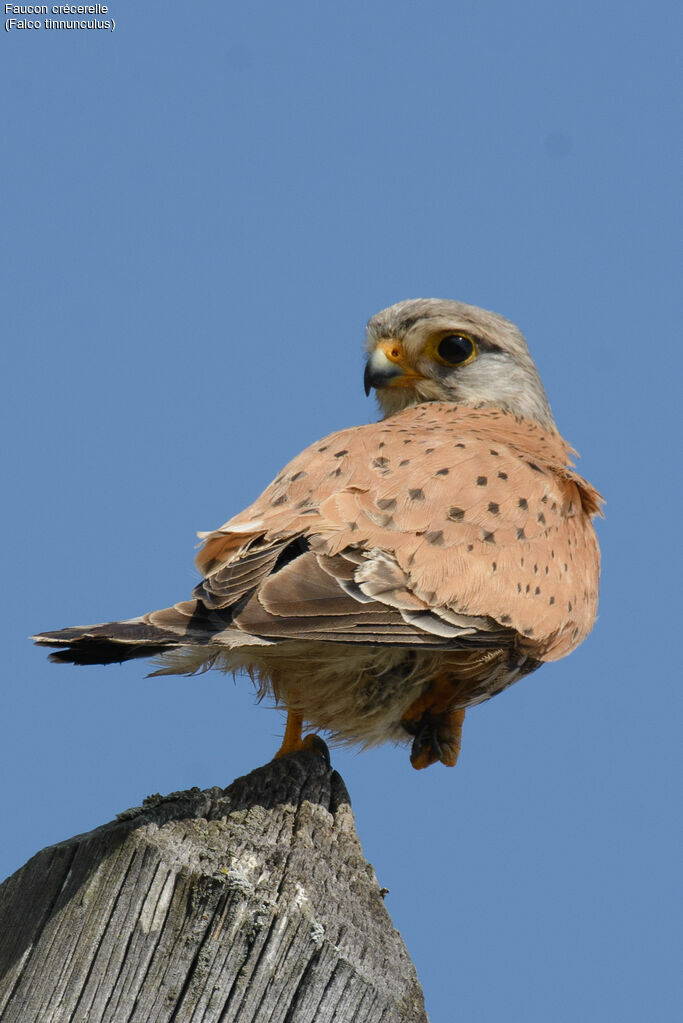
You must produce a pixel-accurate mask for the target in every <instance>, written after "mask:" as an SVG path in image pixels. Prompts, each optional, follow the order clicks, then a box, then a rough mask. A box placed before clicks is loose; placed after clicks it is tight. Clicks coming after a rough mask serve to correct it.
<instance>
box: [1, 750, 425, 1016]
mask: <svg viewBox="0 0 683 1023" xmlns="http://www.w3.org/2000/svg"><path fill="white" fill-rule="evenodd" d="M390 1020H391V1023H427V1016H426V1014H425V1011H424V1004H423V996H422V990H421V988H420V985H419V982H418V979H417V976H416V973H415V969H414V967H413V965H412V963H411V961H410V959H409V957H408V953H407V952H406V949H405V946H404V944H403V942H402V940H401V937H400V935H399V933H398V932H397V931H396V930H395V929H394V927H393V925H392V923H391V920H390V918H389V915H388V913H387V911H386V909H385V906H384V903H383V900H382V895H381V892H380V889H379V886H378V884H377V880H376V878H375V874H374V870H373V869H372V867H371V866H370V864H368V863H367V862H366V861H365V859H364V857H363V854H362V850H361V847H360V843H359V840H358V836H357V834H356V831H355V825H354V820H353V814H352V812H351V808H350V805H349V799H348V794H347V792H346V789H345V787H344V783H343V781H342V780H341V778H340V776H339V775H338V774H337V773H336V772H335V771H331V770H330V769H329V767H328V766H327V764H326V763H325V761H324V759H323V758H322V757H320V756H318V755H317V754H315V753H297V754H294V755H292V756H288V757H283V758H282V759H280V760H275V761H272V762H271V763H270V764H267V765H266V766H264V767H262V768H259V769H257V770H256V771H253V772H252V773H251V774H249V775H247V776H246V777H244V778H238V779H237V780H236V781H235V782H233V784H232V785H230V786H229V787H228V788H227V789H220V788H213V789H208V790H205V791H200V790H199V789H191V790H189V791H187V792H177V793H172V794H171V795H170V796H166V797H161V796H153V797H150V798H148V799H147V800H145V802H144V804H143V806H142V807H137V808H134V809H133V810H129V811H126V812H124V813H123V814H120V815H119V817H118V818H117V820H115V821H113V822H111V823H109V824H105V825H103V826H102V827H99V828H96V829H95V830H94V831H91V832H89V833H88V834H85V835H78V836H76V837H75V838H72V839H69V840H68V841H66V842H62V843H60V844H59V845H55V846H51V847H50V848H47V849H44V850H43V851H42V852H40V853H38V854H37V855H36V856H34V857H33V859H31V860H30V861H29V862H28V863H27V864H26V865H25V866H24V867H22V868H21V869H20V870H18V871H17V872H16V873H15V874H13V875H12V877H10V878H8V879H7V880H6V881H5V882H4V884H2V885H1V886H0V1021H2V1023H86V1021H87V1023H233V1021H239V1023H251V1021H254V1023H256V1021H258V1023H308V1021H311V1023H313V1021H316V1023H328V1021H330V1023H331V1021H335V1023H346V1021H349V1023H350V1021H354V1023H356V1021H357V1023H389V1021H390Z"/></svg>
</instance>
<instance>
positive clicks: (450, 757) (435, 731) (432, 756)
mask: <svg viewBox="0 0 683 1023" xmlns="http://www.w3.org/2000/svg"><path fill="white" fill-rule="evenodd" d="M464 720H465V711H464V710H453V711H441V712H440V713H436V714H435V713H434V712H433V711H428V710H427V711H424V712H423V714H422V716H421V717H420V718H419V720H417V721H407V720H405V719H404V721H403V726H404V728H406V730H407V731H409V732H410V733H411V735H414V736H415V738H414V739H413V748H412V750H411V752H410V762H411V764H412V765H413V767H414V768H415V770H416V771H421V770H422V769H423V768H425V767H429V766H430V765H431V764H436V763H437V762H438V761H441V763H442V764H445V765H446V767H455V765H456V763H457V761H458V755H459V753H460V745H461V740H462V724H463V721H464Z"/></svg>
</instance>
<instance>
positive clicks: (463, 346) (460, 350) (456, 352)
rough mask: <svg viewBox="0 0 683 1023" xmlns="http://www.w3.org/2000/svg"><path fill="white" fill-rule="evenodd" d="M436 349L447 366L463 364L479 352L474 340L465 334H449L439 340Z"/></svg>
mask: <svg viewBox="0 0 683 1023" xmlns="http://www.w3.org/2000/svg"><path fill="white" fill-rule="evenodd" d="M436 351H437V354H438V356H439V359H440V361H441V362H443V363H445V364H446V366H462V365H463V364H464V363H465V362H470V360H471V359H473V358H474V356H475V355H476V354H477V349H476V347H475V344H474V341H473V340H472V338H471V337H467V336H466V335H465V334H448V335H447V336H446V337H444V338H442V339H441V341H439V344H438V345H437V348H436Z"/></svg>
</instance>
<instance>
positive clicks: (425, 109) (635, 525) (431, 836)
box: [0, 0, 683, 1023]
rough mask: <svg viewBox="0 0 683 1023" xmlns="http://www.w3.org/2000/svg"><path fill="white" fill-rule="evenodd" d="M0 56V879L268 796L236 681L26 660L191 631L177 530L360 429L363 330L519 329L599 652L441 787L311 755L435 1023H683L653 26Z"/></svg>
mask: <svg viewBox="0 0 683 1023" xmlns="http://www.w3.org/2000/svg"><path fill="white" fill-rule="evenodd" d="M110 9H111V13H112V14H113V15H114V17H115V18H116V22H117V27H116V31H115V32H114V33H113V34H108V33H106V32H102V33H96V32H81V33H74V32H70V33H67V32H62V33H61V34H57V33H50V32H46V31H44V30H41V31H26V32H18V31H14V32H11V33H4V32H3V37H2V41H1V43H0V46H1V53H0V61H1V65H2V66H1V71H0V74H1V80H2V107H1V114H0V116H1V118H2V138H3V157H2V178H1V181H2V228H1V231H2V243H1V244H2V273H1V287H2V311H3V321H4V331H3V333H4V353H3V368H4V372H3V381H2V388H3V392H4V396H3V399H2V409H1V413H2V417H3V426H2V430H3V434H2V435H3V441H4V443H3V447H4V449H5V450H4V454H5V458H6V467H5V469H4V472H3V476H4V479H5V480H6V481H7V483H8V484H9V485H8V489H7V490H6V491H5V497H4V500H3V502H2V505H1V513H2V516H3V536H4V561H5V564H6V568H5V585H4V588H3V589H4V593H3V597H4V602H5V608H4V611H3V616H2V623H3V633H4V635H3V643H4V646H3V656H4V679H3V684H4V698H3V707H4V712H3V715H2V725H1V728H2V741H1V750H0V756H1V759H2V784H3V821H4V834H3V837H2V842H1V846H0V861H1V862H0V866H1V868H2V871H1V872H2V874H3V875H4V874H6V873H10V872H11V871H13V870H14V869H16V868H17V867H18V866H20V865H21V864H22V863H23V862H24V861H25V860H26V859H27V858H28V857H29V856H30V855H32V854H33V853H34V852H35V851H37V850H38V849H40V848H41V847H42V846H44V845H46V844H48V843H52V842H56V841H58V840H61V839H63V838H66V837H68V836H70V835H72V834H74V833H76V832H81V831H86V830H88V829H90V828H91V827H93V826H95V825H97V824H100V823H102V822H104V821H106V820H109V819H110V818H112V817H113V815H114V814H115V813H116V812H117V811H119V810H122V809H124V808H125V807H127V806H130V805H132V804H135V803H138V802H139V801H140V800H141V799H142V798H143V797H144V796H145V795H147V794H148V793H150V792H156V791H160V792H168V791H171V790H173V789H182V788H186V787H189V786H192V785H199V786H210V785H215V784H218V785H225V784H228V783H229V782H230V781H232V779H233V778H234V777H236V776H237V775H240V774H243V773H245V772H247V771H248V770H249V769H251V768H252V767H254V766H256V765H258V764H261V763H263V762H265V761H266V760H268V759H269V758H270V756H271V755H272V752H273V751H274V749H275V748H276V746H277V744H278V741H279V734H280V729H281V720H280V716H279V714H278V713H276V712H274V711H272V710H269V709H266V708H265V707H257V706H256V705H255V703H254V697H253V692H252V690H251V688H250V684H249V683H248V681H246V680H241V681H239V682H238V684H237V685H236V686H235V685H233V683H232V681H230V680H226V679H224V678H223V677H222V676H220V675H218V674H215V673H209V674H207V675H204V676H201V677H198V678H193V679H163V678H157V679H145V678H144V677H143V676H144V671H145V667H144V664H142V663H140V662H138V663H132V664H128V665H124V666H122V667H116V666H114V667H110V668H91V669H80V670H78V669H76V668H68V667H55V666H52V665H49V664H48V663H47V661H46V659H45V654H44V652H42V651H40V650H37V649H35V648H32V647H31V645H30V644H29V643H28V641H27V639H26V638H25V637H26V636H27V635H28V634H29V633H31V632H33V631H36V630H39V629H47V628H56V627H59V626H64V625H70V624H76V623H87V622H95V621H102V620H108V619H112V618H116V617H128V616H131V615H135V614H138V613H140V612H143V611H145V610H149V609H151V608H154V607H160V606H165V605H167V604H169V603H171V602H173V601H174V600H177V599H183V598H184V597H186V596H187V595H188V594H189V592H190V589H191V587H192V586H193V584H194V582H195V573H194V569H193V562H192V559H193V555H194V544H195V530H197V529H208V528H211V527H214V526H216V525H218V524H219V523H221V522H223V521H224V520H225V519H226V518H227V517H228V516H229V515H231V514H232V513H234V512H235V511H237V510H239V509H240V508H241V507H243V506H244V505H245V504H246V503H247V502H249V501H250V500H252V499H253V498H254V497H255V496H256V495H257V494H258V493H259V492H260V490H261V489H262V488H263V487H264V486H265V485H266V484H267V483H268V482H269V481H270V480H271V479H272V478H273V476H274V475H275V474H276V472H277V470H278V469H279V468H280V467H281V465H282V464H284V463H285V462H286V461H287V460H288V459H289V458H290V457H291V456H293V455H294V454H295V453H296V452H297V451H299V450H300V449H301V448H302V447H304V446H305V445H307V444H308V443H310V442H312V441H313V440H314V439H316V438H318V437H320V436H323V435H325V434H327V433H329V432H331V431H332V430H335V429H339V428H341V427H344V426H347V425H350V424H354V423H362V422H367V421H368V420H369V419H372V418H374V417H375V414H376V413H375V409H374V406H373V404H372V402H371V401H369V400H367V399H365V397H364V395H363V391H362V379H361V378H362V369H363V361H362V356H361V339H362V332H363V326H364V323H365V321H366V320H367V319H368V317H369V316H370V315H371V314H372V313H374V312H376V311H377V310H378V309H380V308H382V307H383V306H385V305H388V304H389V303H392V302H395V301H398V300H400V299H403V298H408V297H416V296H439V297H451V298H459V299H462V300H464V301H467V302H473V303H475V304H479V305H483V306H485V307H487V308H490V309H494V310H496V311H497V312H500V313H502V314H503V315H506V316H508V317H509V318H510V319H512V320H514V321H515V322H517V323H518V324H520V326H521V327H522V328H523V330H524V331H525V333H526V334H527V337H528V338H529V342H530V345H531V348H532V351H533V354H534V356H535V358H536V360H537V363H538V365H539V368H540V370H541V374H542V376H543V379H544V381H545V384H546V387H547V390H548V393H549V395H550V399H551V402H552V405H553V409H554V412H555V415H556V418H557V421H558V423H559V425H560V428H561V429H562V431H563V432H564V434H565V436H567V437H568V439H569V440H570V441H571V442H572V443H573V444H574V446H575V447H576V448H578V450H579V451H580V452H581V454H582V456H583V457H582V460H581V463H580V469H581V471H582V472H583V473H584V474H585V475H586V476H587V477H588V478H589V479H590V480H591V481H592V482H593V483H594V484H595V485H596V486H597V487H598V488H599V489H600V490H602V491H603V493H604V494H605V496H606V497H607V501H608V504H607V509H606V510H607V518H606V520H605V521H604V522H602V523H600V525H599V532H600V538H601V543H602V546H603V552H604V582H603V588H602V601H601V610H600V619H599V621H598V624H597V627H596V629H595V631H594V633H593V635H592V636H591V637H590V638H589V639H588V640H587V642H586V643H585V644H584V645H583V646H582V647H581V649H580V650H579V651H578V652H576V653H575V654H574V655H572V656H571V657H570V658H569V659H567V660H565V661H562V662H560V663H558V664H555V665H550V666H547V667H545V668H544V669H542V670H541V671H539V672H538V673H537V674H535V675H534V676H532V677H531V678H529V679H527V680H525V681H523V682H522V683H521V684H520V685H518V686H516V687H514V688H513V689H512V690H511V691H509V692H508V693H506V694H504V695H502V696H501V697H499V698H497V699H496V700H494V701H492V702H490V703H488V704H485V705H483V706H481V707H479V708H478V709H475V710H474V711H471V712H470V713H469V714H468V719H467V722H466V727H465V735H464V747H463V754H462V758H461V761H460V763H459V764H458V766H457V768H456V769H455V770H452V771H451V770H446V769H445V768H442V767H434V768H431V769H430V770H428V771H426V772H420V773H417V772H415V771H413V770H412V769H411V767H410V764H409V762H408V756H407V753H406V752H405V751H403V750H397V749H394V748H385V749H381V750H377V751H374V752H370V753H366V754H354V753H352V752H346V751H338V752H336V753H335V754H334V763H335V765H336V766H337V768H338V769H339V770H340V771H341V772H342V774H343V776H344V778H345V780H346V782H347V784H348V787H349V789H350V792H351V796H352V799H353V804H354V808H355V812H356V819H357V824H358V830H359V833H360V836H361V840H362V842H363V846H364V849H365V852H366V855H367V856H368V858H369V859H370V860H371V861H372V862H373V863H374V865H375V867H376V870H377V874H378V877H379V879H380V883H381V884H383V885H385V886H386V887H388V888H390V889H391V894H390V895H389V896H388V899H387V905H388V908H389V910H390V912H391V914H392V916H393V920H394V922H395V924H396V926H397V927H398V928H399V929H400V931H401V932H402V934H403V936H404V938H405V941H406V943H407V946H408V948H409V950H410V953H411V955H412V956H413V959H414V961H415V963H416V966H417V969H418V972H419V975H420V978H421V980H422V983H423V985H424V989H425V996H426V1001H427V1007H428V1011H429V1013H430V1016H431V1020H432V1023H450V1021H452V1020H467V1021H468V1023H493V1021H499V1020H501V1019H506V1020H514V1021H517V1020H520V1021H524V1023H536V1021H538V1023H547V1021H548V1020H552V1021H555V1023H564V1021H567V1023H569V1021H571V1023H574V1021H576V1020H600V1021H602V1020H610V1021H611V1020H619V1021H620V1023H627V1021H634V1023H635V1021H638V1023H642V1021H643V1020H647V1021H648V1023H655V1021H669V1020H672V1019H674V1018H676V1016H677V1011H676V1008H675V1001H676V998H677V995H678V994H679V993H680V986H679V983H678V980H677V978H676V969H677V966H678V963H679V959H680V949H681V933H680V920H681V906H680V896H681V890H680V876H681V870H680V865H681V841H680V839H681V833H680V775H681V761H682V757H681V747H682V743H681V735H682V734H683V720H682V715H681V705H682V701H681V687H680V681H679V680H677V679H676V677H675V676H676V675H677V674H678V670H677V669H678V668H679V665H680V652H679V650H680V640H679V632H680V613H679V609H680V590H679V591H678V592H677V591H676V587H677V586H678V584H679V580H680V563H679V567H678V568H677V567H676V565H675V559H676V557H677V551H676V546H677V541H678V539H679V536H680V531H681V523H680V506H681V505H680V498H681V494H680V489H677V487H679V483H678V479H677V476H676V473H675V466H676V465H677V460H676V455H677V448H678V437H679V433H680V428H679V420H680V386H681V355H680V353H681V346H680V340H679V336H678V335H679V332H680V323H681V312H682V311H681V308H680V305H679V304H678V303H677V298H676V294H675V275H674V271H675V269H676V268H677V264H678V265H680V254H681V253H680V248H679V247H678V238H679V237H680V218H679V217H678V213H679V205H678V202H679V200H678V195H677V193H676V192H675V191H674V188H675V185H676V184H677V183H678V180H679V179H680V172H681V160H680V156H681V151H680V145H679V140H678V138H677V133H678V128H679V123H678V118H677V112H676V103H677V101H680V91H678V94H677V89H678V87H679V84H680V83H679V81H678V79H677V65H678V63H679V58H680V50H679V45H678V41H679V40H680V37H681V32H682V30H683V24H682V18H681V14H680V5H679V4H677V3H673V2H671V3H661V2H659V3H658V2H654V3H652V4H650V5H648V6H647V7H646V6H644V5H643V4H641V3H633V2H630V0H621V2H616V0H612V2H609V3H604V2H599V0H598V2H592V3H585V2H578V3H573V4H562V5H560V4H549V3H547V2H540V0H538V2H525V0H521V2H520V3H516V4H510V3H504V2H492V0H491V2H489V0H480V2H478V3H472V2H462V0H450V2H446V0H438V2H429V0H423V2H420V3H418V2H405V0H391V2H388V0H378V2H374V3H373V2H371V0H370V2H367V0H366V2H365V3H360V2H356V0H350V2H346V3H343V4H332V3H314V2H311V0H302V2H297V3H291V4H283V3H279V2H278V3H276V2H275V0H269V2H266V3H263V2H253V3H250V4H235V3H222V2H220V3H219V2H218V0H198V2H189V0H188V2H185V3H179V2H176V0H144V2H134V0H112V3H111V4H110Z"/></svg>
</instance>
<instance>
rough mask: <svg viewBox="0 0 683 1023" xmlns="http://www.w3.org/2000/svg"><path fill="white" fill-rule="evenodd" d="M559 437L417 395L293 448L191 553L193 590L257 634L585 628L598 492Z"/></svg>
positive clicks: (553, 637)
mask: <svg viewBox="0 0 683 1023" xmlns="http://www.w3.org/2000/svg"><path fill="white" fill-rule="evenodd" d="M569 451H570V449H569V448H568V446H567V445H566V444H565V442H564V441H563V440H562V439H561V438H560V437H559V435H557V434H555V433H548V432H544V431H543V430H542V429H541V428H540V427H539V426H537V425H536V424H534V423H531V422H528V421H519V420H516V419H515V418H514V417H512V416H510V415H508V414H505V413H502V412H499V411H497V410H485V409H479V410H474V409H464V408H462V409H458V408H455V407H453V406H449V405H440V404H435V403H429V404H427V405H422V406H417V407H414V408H411V409H407V410H406V411H404V412H402V413H399V414H397V415H395V416H392V417H390V418H389V419H386V420H383V421H381V422H379V423H372V424H369V425H367V426H360V427H354V428H351V429H348V430H344V431H341V432H340V433H337V434H333V435H332V436H330V437H327V438H325V439H324V440H322V441H320V442H319V443H317V444H315V445H313V446H312V447H310V448H308V449H307V450H306V451H304V452H302V454H300V455H299V456H298V457H297V458H295V459H294V460H293V461H292V462H291V463H290V464H289V465H288V466H287V467H286V468H285V469H284V470H283V472H282V473H281V474H280V475H279V476H278V477H277V479H276V480H274V481H273V483H272V484H271V485H270V486H269V487H268V488H267V489H266V491H265V492H264V493H263V494H262V495H261V497H259V498H258V499H257V501H255V502H254V504H253V505H251V506H250V507H249V508H248V509H246V510H245V511H244V512H243V513H241V514H240V515H238V516H236V517H235V518H233V519H231V520H230V521H229V522H227V523H226V524H225V525H224V526H222V527H221V528H220V529H218V530H215V531H214V532H212V533H208V534H203V536H204V538H205V544H204V546H203V547H202V550H201V551H200V553H199V556H198V558H197V564H198V567H199V568H200V569H201V570H202V571H203V572H204V573H205V576H206V577H205V579H204V580H203V582H202V583H201V584H200V586H199V587H198V588H197V591H196V595H197V596H198V597H200V598H201V600H202V601H203V602H204V603H205V604H206V605H207V606H208V607H210V608H216V609H219V608H228V607H230V608H231V609H232V616H233V618H232V625H233V627H237V628H238V629H241V630H244V631H245V632H249V633H252V634H256V635H264V636H269V637H273V638H275V637H278V638H279V637H285V636H287V637H289V636H292V637H293V636H296V637H297V638H316V639H337V640H342V639H343V641H344V642H349V641H353V640H354V639H357V640H360V641H363V642H381V643H405V644H409V645H415V644H418V645H419V644H420V643H426V644H428V645H441V646H452V645H471V644H476V643H483V644H485V645H489V646H490V645H495V644H500V645H509V644H511V643H512V642H513V641H516V639H517V638H518V637H522V640H521V642H522V645H523V646H526V648H527V649H528V652H529V653H530V654H532V655H533V656H535V657H538V658H539V659H544V660H551V659H555V658H557V657H561V656H563V655H564V654H565V653H568V652H569V651H570V650H571V649H573V647H574V646H576V645H577V644H578V643H579V642H580V641H581V639H583V638H584V636H585V635H586V634H587V632H588V631H590V628H591V626H592V624H593V620H594V618H595V612H596V604H597V584H598V573H599V555H598V551H597V543H596V540H595V534H594V531H593V528H592V525H591V522H590V518H591V515H593V514H594V513H595V512H596V511H597V510H598V508H599V495H597V494H596V492H595V491H594V490H593V489H592V488H591V487H590V486H589V485H588V484H587V483H585V481H583V480H582V479H581V478H580V477H579V476H577V475H576V474H575V473H573V472H572V471H571V470H570V469H568V467H567V462H568V455H569Z"/></svg>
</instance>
